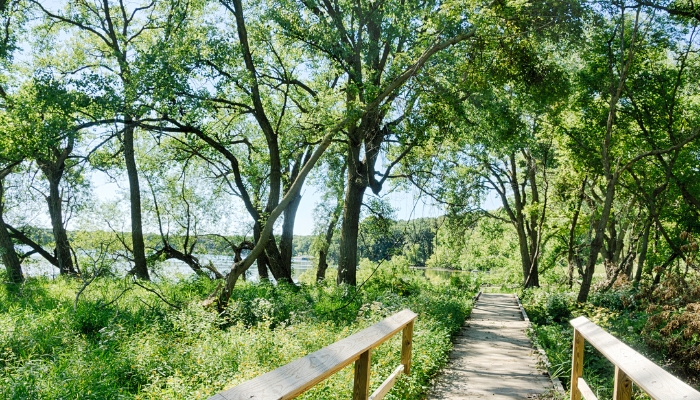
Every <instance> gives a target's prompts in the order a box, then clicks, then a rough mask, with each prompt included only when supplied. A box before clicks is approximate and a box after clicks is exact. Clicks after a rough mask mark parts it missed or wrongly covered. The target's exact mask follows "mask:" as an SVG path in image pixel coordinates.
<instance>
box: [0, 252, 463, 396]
mask: <svg viewBox="0 0 700 400" xmlns="http://www.w3.org/2000/svg"><path fill="white" fill-rule="evenodd" d="M361 271H362V272H361V274H360V276H361V277H362V281H363V282H364V281H365V280H366V282H365V283H364V285H362V286H358V288H357V290H356V289H355V288H353V287H349V286H336V285H335V284H320V285H316V284H301V285H300V286H299V287H298V288H295V287H291V286H286V285H279V286H273V285H271V284H251V283H245V284H242V285H240V286H239V287H238V288H237V290H236V292H235V294H234V296H233V297H232V299H231V302H230V305H229V307H228V309H227V312H226V313H225V315H217V313H216V312H213V311H211V310H208V309H205V308H204V307H202V305H201V300H202V299H203V298H206V297H207V295H209V294H210V293H211V292H212V291H213V290H214V286H215V282H212V281H210V280H208V279H205V278H188V279H184V280H180V281H177V282H161V283H157V284H155V283H151V284H145V283H144V284H142V285H143V286H144V287H146V288H148V289H149V290H146V289H144V288H142V287H140V286H137V285H134V284H133V283H132V282H131V281H130V280H127V281H118V280H114V279H111V278H110V279H107V278H105V279H97V280H95V281H94V282H93V283H92V284H91V285H90V286H88V288H87V289H86V290H85V291H84V292H83V293H82V294H81V296H80V298H79V299H78V301H77V303H75V298H76V293H77V291H78V290H79V289H80V283H79V281H77V280H75V279H66V278H60V279H56V280H47V279H42V278H31V279H28V280H27V281H26V282H25V283H24V284H23V285H21V286H13V287H9V286H3V287H2V289H0V398H6V399H30V398H31V399H59V398H80V399H121V398H136V399H165V398H167V399H198V398H207V397H208V396H210V395H212V394H214V393H216V392H218V391H221V390H223V389H225V388H228V387H231V386H233V385H236V384H238V383H240V382H243V381H245V380H248V379H251V378H253V377H255V376H258V375H260V374H262V373H264V372H267V371H269V370H272V369H274V368H276V367H278V366H280V365H283V364H285V363H287V362H290V361H292V360H294V359H296V358H299V357H302V356H304V355H306V354H308V353H310V352H313V351H315V350H318V349H319V348H321V347H323V346H326V345H328V344H330V343H332V342H334V341H337V340H339V339H341V338H344V337H347V336H348V335H350V334H352V333H354V332H356V331H359V330H361V329H363V328H365V327H367V326H369V325H371V324H373V323H375V322H377V321H379V320H381V319H383V318H385V317H386V316H389V315H391V314H393V313H395V312H397V311H399V310H401V309H404V308H410V309H412V310H413V311H415V312H417V313H418V314H419V317H418V320H417V322H416V326H415V341H414V347H413V351H414V353H413V367H412V374H411V376H410V377H405V378H402V379H401V380H400V381H399V382H398V384H397V386H396V387H395V389H394V390H393V391H392V394H391V395H390V396H389V397H388V398H394V399H410V398H421V394H422V393H424V392H425V391H426V388H427V385H428V382H429V379H430V378H431V377H432V376H433V375H434V374H435V373H436V372H437V371H438V369H439V368H440V367H441V366H443V365H444V364H445V362H446V360H447V353H448V351H449V350H450V348H451V342H450V336H451V335H452V334H454V333H455V332H456V331H457V330H458V329H459V327H460V326H461V325H462V322H463V321H464V319H465V317H466V316H467V315H468V313H469V311H470V307H471V299H470V296H471V295H473V292H474V288H475V282H473V281H470V280H469V278H460V279H455V280H452V281H451V282H449V281H433V282H431V281H429V280H427V279H425V278H422V277H420V276H419V275H417V274H414V273H411V272H410V271H409V270H408V268H407V263H406V262H405V259H402V258H401V257H397V259H396V260H394V261H391V262H387V263H384V264H382V265H379V266H378V265H375V264H369V263H366V264H364V265H363V268H362V270H361ZM370 276H371V277H370ZM309 278H310V279H313V277H311V276H309ZM156 293H157V294H156ZM159 296H162V298H163V299H165V300H167V303H169V304H170V305H169V304H167V303H166V302H165V301H163V300H162V299H161V298H159ZM400 337H401V335H397V336H396V337H395V338H394V339H392V340H390V341H389V342H387V343H386V344H384V345H382V346H381V347H379V348H378V349H377V350H376V351H374V352H373V354H372V382H373V386H374V387H376V386H377V385H378V384H379V383H380V382H381V381H382V380H383V379H384V378H385V377H386V376H388V375H389V373H390V372H391V371H392V370H393V368H395V367H396V366H397V365H398V364H399V360H400V347H401V346H400ZM351 391H352V367H351V366H350V367H348V368H346V369H345V370H343V371H341V372H339V373H338V374H336V375H335V376H334V377H332V378H331V379H329V380H327V381H324V382H323V383H321V384H319V385H317V386H316V387H315V388H313V389H312V390H311V391H309V392H307V394H305V395H304V396H303V398H312V399H330V398H349V397H350V396H351Z"/></svg>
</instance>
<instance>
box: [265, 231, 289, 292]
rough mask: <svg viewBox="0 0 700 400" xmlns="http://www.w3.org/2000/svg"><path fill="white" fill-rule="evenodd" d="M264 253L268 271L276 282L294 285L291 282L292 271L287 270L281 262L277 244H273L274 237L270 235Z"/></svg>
mask: <svg viewBox="0 0 700 400" xmlns="http://www.w3.org/2000/svg"><path fill="white" fill-rule="evenodd" d="M265 253H266V254H267V261H268V262H269V264H268V265H269V266H270V271H271V272H272V276H273V277H274V278H275V280H276V281H277V282H287V283H290V284H294V281H293V280H292V270H291V269H288V268H287V266H286V265H285V264H284V261H283V260H282V254H281V253H280V251H279V248H277V243H276V242H275V237H274V235H272V234H271V235H270V240H268V241H267V244H266V245H265Z"/></svg>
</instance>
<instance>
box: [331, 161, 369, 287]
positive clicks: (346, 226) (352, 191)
mask: <svg viewBox="0 0 700 400" xmlns="http://www.w3.org/2000/svg"><path fill="white" fill-rule="evenodd" d="M352 164H353V163H352V161H351V162H350V165H349V166H348V187H347V189H346V191H345V207H344V210H343V223H342V225H341V228H340V249H339V253H340V255H339V257H338V279H337V282H338V284H341V283H345V284H348V285H353V286H355V285H357V235H358V232H359V227H360V211H361V210H362V200H363V199H364V196H365V189H366V188H367V186H366V185H364V184H363V183H362V182H361V176H360V175H359V174H358V173H357V170H356V167H355V166H353V165H352ZM358 180H359V181H360V182H358Z"/></svg>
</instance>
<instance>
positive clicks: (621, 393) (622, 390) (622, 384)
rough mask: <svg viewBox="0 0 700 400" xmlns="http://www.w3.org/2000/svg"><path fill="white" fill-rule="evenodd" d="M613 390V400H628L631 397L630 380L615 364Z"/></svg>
mask: <svg viewBox="0 0 700 400" xmlns="http://www.w3.org/2000/svg"><path fill="white" fill-rule="evenodd" d="M614 392H615V394H614V395H613V400H630V399H631V398H632V380H631V379H630V377H629V376H627V374H626V373H625V372H624V371H622V370H621V369H620V367H618V366H617V365H616V366H615V389H614Z"/></svg>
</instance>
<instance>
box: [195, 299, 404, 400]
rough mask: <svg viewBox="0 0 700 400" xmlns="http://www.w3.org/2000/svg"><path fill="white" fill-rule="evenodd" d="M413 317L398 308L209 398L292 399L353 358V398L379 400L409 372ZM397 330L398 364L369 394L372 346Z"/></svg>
mask: <svg viewBox="0 0 700 400" xmlns="http://www.w3.org/2000/svg"><path fill="white" fill-rule="evenodd" d="M416 317H417V315H416V314H415V313H414V312H413V311H411V310H408V309H406V310H403V311H400V312H398V313H396V314H394V315H392V316H391V317H389V318H386V319H384V320H382V321H380V322H378V323H376V324H374V325H372V326H370V327H369V328H366V329H364V330H362V331H360V332H357V333H355V334H353V335H351V336H348V337H346V338H345V339H342V340H339V341H337V342H335V343H333V344H331V345H330V346H327V347H324V348H322V349H321V350H318V351H316V352H313V353H311V354H309V355H307V356H306V357H302V358H299V359H296V360H294V361H292V362H290V363H289V364H286V365H283V366H281V367H279V368H277V369H275V370H273V371H270V372H268V373H266V374H263V375H260V376H258V377H257V378H254V379H251V380H249V381H246V382H243V383H241V384H240V385H238V386H236V387H233V388H231V389H228V390H225V391H223V392H220V393H218V394H215V395H214V396H212V397H210V398H209V400H243V399H245V400H262V399H275V400H277V399H280V400H281V399H292V398H294V397H296V396H298V395H300V394H301V393H303V392H305V391H306V390H308V389H310V388H311V387H313V386H314V385H316V384H317V383H319V382H321V381H323V380H324V379H326V378H328V377H330V376H331V375H333V374H335V373H336V372H338V371H340V370H341V369H343V368H344V367H346V366H348V365H350V363H352V362H353V361H354V362H355V381H354V384H353V395H352V398H353V400H380V399H382V398H383V397H384V396H385V395H386V394H387V393H388V392H389V390H390V389H391V388H392V386H393V385H394V383H395V382H396V378H397V377H398V376H399V375H400V374H402V373H404V374H409V373H410V372H411V351H412V348H413V323H414V321H415V319H416ZM399 331H402V332H403V338H402V341H401V365H399V366H398V367H397V368H396V369H395V370H394V372H393V373H392V374H391V375H390V376H389V377H388V378H387V379H386V380H385V381H384V382H383V383H382V384H381V385H380V386H379V388H377V390H375V392H374V393H373V394H372V395H371V396H370V395H369V378H370V362H371V358H372V349H374V348H376V347H378V346H379V345H381V344H382V343H384V342H385V341H387V340H388V339H390V338H391V337H392V336H394V335H395V334H397V333H398V332H399Z"/></svg>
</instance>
